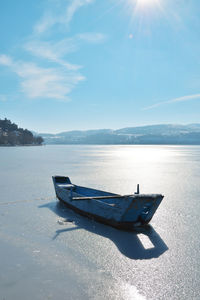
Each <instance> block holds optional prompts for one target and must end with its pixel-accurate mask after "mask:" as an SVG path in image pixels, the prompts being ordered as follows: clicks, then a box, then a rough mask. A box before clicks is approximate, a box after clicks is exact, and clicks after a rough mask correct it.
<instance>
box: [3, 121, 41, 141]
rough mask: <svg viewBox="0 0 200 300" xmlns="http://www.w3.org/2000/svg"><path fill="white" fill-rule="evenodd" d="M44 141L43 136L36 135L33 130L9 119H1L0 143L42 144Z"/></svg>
mask: <svg viewBox="0 0 200 300" xmlns="http://www.w3.org/2000/svg"><path fill="white" fill-rule="evenodd" d="M43 142H44V140H43V138H42V137H41V136H34V135H33V134H32V132H31V131H29V130H27V129H23V128H19V127H18V125H16V124H15V123H12V122H11V121H10V120H8V119H6V118H5V119H4V120H1V119H0V145H5V146H6V145H7V146H17V145H41V144H42V143H43Z"/></svg>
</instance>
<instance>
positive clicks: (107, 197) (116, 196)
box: [72, 195, 133, 201]
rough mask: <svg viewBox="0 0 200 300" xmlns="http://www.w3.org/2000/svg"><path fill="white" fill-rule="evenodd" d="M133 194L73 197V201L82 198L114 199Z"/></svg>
mask: <svg viewBox="0 0 200 300" xmlns="http://www.w3.org/2000/svg"><path fill="white" fill-rule="evenodd" d="M129 196H133V195H112V196H94V197H73V198H72V200H73V201H80V200H103V199H114V198H125V197H129Z"/></svg>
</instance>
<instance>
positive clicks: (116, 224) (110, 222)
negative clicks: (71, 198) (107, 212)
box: [56, 195, 150, 230]
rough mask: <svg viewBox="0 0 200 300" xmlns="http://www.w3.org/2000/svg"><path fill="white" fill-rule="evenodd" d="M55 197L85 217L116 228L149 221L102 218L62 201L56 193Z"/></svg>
mask: <svg viewBox="0 0 200 300" xmlns="http://www.w3.org/2000/svg"><path fill="white" fill-rule="evenodd" d="M56 197H57V199H58V200H59V201H60V202H61V203H63V204H64V205H65V206H66V207H68V208H69V209H71V210H73V211H75V212H76V213H78V214H79V215H81V216H84V217H87V218H89V219H92V220H95V221H97V222H100V223H102V224H106V225H109V226H112V227H114V228H117V229H124V230H131V229H134V227H138V226H142V225H146V224H148V223H149V221H150V220H149V221H148V222H147V223H145V222H141V221H137V222H117V221H115V220H111V219H106V218H103V217H101V216H98V215H95V214H91V213H89V212H86V211H83V210H81V209H79V208H77V207H75V206H73V205H71V204H70V203H69V202H66V201H64V200H63V199H61V198H60V197H59V196H57V195H56Z"/></svg>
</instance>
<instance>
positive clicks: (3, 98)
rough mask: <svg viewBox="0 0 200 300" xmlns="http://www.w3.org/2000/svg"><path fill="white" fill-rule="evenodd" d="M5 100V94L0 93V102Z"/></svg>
mask: <svg viewBox="0 0 200 300" xmlns="http://www.w3.org/2000/svg"><path fill="white" fill-rule="evenodd" d="M6 101H7V96H6V95H3V94H0V102H6Z"/></svg>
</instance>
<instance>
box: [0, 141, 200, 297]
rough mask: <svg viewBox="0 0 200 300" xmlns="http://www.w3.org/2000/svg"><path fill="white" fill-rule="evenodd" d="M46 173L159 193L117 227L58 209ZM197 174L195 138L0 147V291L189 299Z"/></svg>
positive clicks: (195, 254)
mask: <svg viewBox="0 0 200 300" xmlns="http://www.w3.org/2000/svg"><path fill="white" fill-rule="evenodd" d="M52 175H67V176H69V177H70V179H71V180H72V182H74V183H76V184H79V185H84V186H89V187H93V188H97V189H103V190H107V191H110V192H116V193H120V194H131V193H134V192H135V190H136V185H137V183H139V184H140V189H141V192H142V193H162V194H164V195H165V198H164V199H163V202H162V203H161V205H160V207H159V208H158V210H157V212H156V214H155V215H154V217H153V219H152V221H151V227H150V228H149V230H146V231H144V232H142V233H133V232H124V231H120V230H117V229H114V228H112V227H108V226H106V225H103V224H99V223H97V222H94V221H91V220H89V219H87V218H85V217H81V216H79V215H77V214H75V213H74V212H72V211H70V210H68V209H66V208H65V207H64V206H63V205H61V204H60V203H59V202H58V201H57V200H56V198H55V192H54V189H53V184H52V180H51V176H52ZM199 176H200V147H199V146H194V147H192V146H60V145H58V146H44V147H1V148H0V191H1V192H0V299H1V300H4V299H5V300H13V299H20V300H27V299H29V300H44V299H53V300H54V299H56V300H61V299H62V300H63V299H109V300H110V299H120V300H121V299H128V300H129V299H139V300H140V299H141V300H145V299H146V300H148V299H154V300H155V299H162V300H163V299H187V300H188V299H199V297H200V296H199V295H200V291H199V286H200V259H199V249H200V238H199V228H200V218H199V212H200V181H199ZM66 219H67V220H68V221H66Z"/></svg>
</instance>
